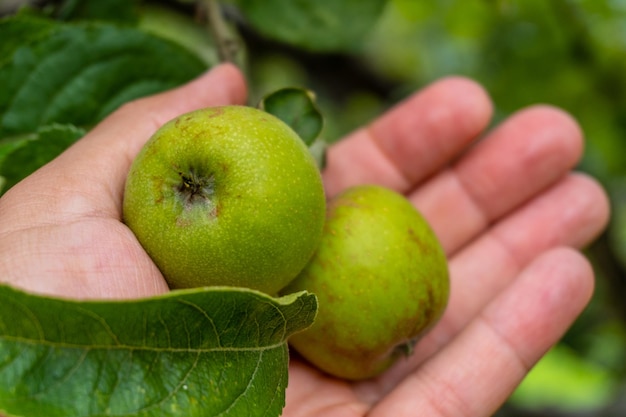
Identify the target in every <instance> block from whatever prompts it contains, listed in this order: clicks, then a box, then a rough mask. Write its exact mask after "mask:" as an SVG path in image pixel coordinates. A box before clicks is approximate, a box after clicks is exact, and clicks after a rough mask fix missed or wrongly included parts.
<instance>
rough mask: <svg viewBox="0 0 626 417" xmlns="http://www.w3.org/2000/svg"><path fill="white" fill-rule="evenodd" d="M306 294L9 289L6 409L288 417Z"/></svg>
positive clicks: (2, 344) (3, 319) (3, 291)
mask: <svg viewBox="0 0 626 417" xmlns="http://www.w3.org/2000/svg"><path fill="white" fill-rule="evenodd" d="M316 309H317V301H316V298H315V296H314V295H312V294H307V293H297V294H291V295H289V296H286V297H282V298H271V297H269V296H267V295H265V294H262V293H259V292H255V291H251V290H245V289H237V288H226V287H212V288H204V289H194V290H184V291H173V292H170V293H168V294H165V295H162V296H158V297H153V298H146V299H140V300H132V301H70V300H62V299H57V298H50V297H44V296H35V295H30V294H26V293H23V292H21V291H17V290H14V289H11V288H10V287H7V286H0V410H2V411H3V413H6V414H8V415H19V416H26V417H31V416H32V417H41V416H46V417H66V416H83V417H96V416H104V415H115V416H119V417H151V416H154V417H167V416H182V415H184V416H186V417H194V416H197V417H210V416H218V415H219V416H223V417H226V416H230V417H251V416H279V415H280V414H281V410H282V408H283V406H284V401H285V399H284V392H285V388H286V385H287V365H288V350H287V343H286V340H287V338H288V337H289V336H290V335H291V334H292V333H294V332H297V331H300V330H303V329H305V328H306V327H308V326H309V325H310V324H311V323H312V322H313V319H314V315H315V312H316Z"/></svg>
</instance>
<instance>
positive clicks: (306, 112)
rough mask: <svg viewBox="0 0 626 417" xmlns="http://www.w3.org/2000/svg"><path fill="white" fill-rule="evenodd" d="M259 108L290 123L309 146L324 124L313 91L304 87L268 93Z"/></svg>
mask: <svg viewBox="0 0 626 417" xmlns="http://www.w3.org/2000/svg"><path fill="white" fill-rule="evenodd" d="M259 108H260V109H261V110H264V111H266V112H268V113H270V114H273V115H274V116H276V117H278V118H279V119H280V120H282V121H283V122H285V123H286V124H287V125H289V126H290V127H291V128H292V129H293V130H294V131H295V132H296V133H297V134H298V135H299V136H300V138H301V139H302V140H303V141H304V143H306V144H307V146H308V145H311V144H312V143H313V141H314V140H315V138H317V136H318V135H319V134H320V132H321V131H322V128H323V126H324V119H323V118H322V114H321V113H320V111H319V110H318V109H317V106H316V105H315V97H314V95H313V93H312V92H310V91H308V90H304V89H302V88H283V89H280V90H278V91H275V92H273V93H271V94H268V95H267V96H265V97H264V98H263V99H262V100H261V102H260V103H259Z"/></svg>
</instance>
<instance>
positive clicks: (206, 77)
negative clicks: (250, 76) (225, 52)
mask: <svg viewBox="0 0 626 417" xmlns="http://www.w3.org/2000/svg"><path fill="white" fill-rule="evenodd" d="M195 81H198V82H199V83H202V84H207V86H209V87H210V88H209V89H208V91H210V92H211V96H212V97H211V101H214V102H215V105H218V104H244V103H245V102H246V99H247V87H246V80H245V77H244V75H243V73H242V72H241V70H240V69H239V68H238V67H237V66H236V65H234V64H232V63H223V64H219V65H217V66H215V67H213V68H211V69H210V70H209V71H207V72H206V73H204V74H203V75H202V76H201V77H199V78H198V79H196V80H195Z"/></svg>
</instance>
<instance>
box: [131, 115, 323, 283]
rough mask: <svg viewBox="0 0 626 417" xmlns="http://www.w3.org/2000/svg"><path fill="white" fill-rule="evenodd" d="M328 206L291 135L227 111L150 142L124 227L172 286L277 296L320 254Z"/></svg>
mask: <svg viewBox="0 0 626 417" xmlns="http://www.w3.org/2000/svg"><path fill="white" fill-rule="evenodd" d="M325 205H326V202H325V196H324V189H323V185H322V180H321V176H320V173H319V169H318V168H317V166H316V164H315V161H314V159H313V158H312V156H311V155H310V153H309V151H308V149H307V147H306V145H305V144H304V143H303V142H302V141H301V140H300V138H299V137H298V136H297V134H296V133H295V132H294V131H293V130H292V129H291V128H289V127H288V126H287V125H286V124H284V123H283V122H282V121H280V120H279V119H277V118H276V117H274V116H272V115H270V114H268V113H266V112H263V111H261V110H257V109H254V108H251V107H244V106H224V107H214V108H206V109H202V110H198V111H194V112H191V113H188V114H184V115H182V116H180V117H177V118H176V119H174V120H172V121H170V122H168V123H166V124H165V125H163V126H162V127H161V128H160V129H159V130H158V131H157V132H156V133H155V134H154V135H153V136H152V137H151V138H150V140H149V141H148V142H147V143H146V144H145V146H144V147H143V148H142V150H141V151H140V153H139V154H138V155H137V157H136V159H135V160H134V161H133V163H132V166H131V168H130V171H129V174H128V178H127V180H126V188H125V191H124V203H123V218H124V222H125V223H126V224H127V225H128V227H130V229H131V230H132V231H133V232H134V234H135V235H136V236H137V239H138V240H139V242H140V243H141V245H142V246H143V247H144V249H145V250H146V252H147V253H148V254H149V255H150V257H151V258H152V260H153V261H154V262H155V264H156V265H157V266H158V267H159V269H160V271H161V272H162V273H163V275H164V277H165V278H166V280H167V282H168V283H169V285H170V287H172V288H188V287H200V286H211V285H229V286H238V287H247V288H253V289H257V290H260V291H264V292H267V293H269V294H274V293H276V292H277V291H278V290H280V289H281V288H283V287H284V286H285V285H286V284H287V283H288V282H289V281H291V280H292V279H293V278H294V277H295V276H296V275H297V274H298V272H299V271H300V270H301V269H302V268H303V267H304V266H305V265H306V263H307V262H308V261H309V259H310V258H311V256H312V254H313V252H314V251H315V249H316V248H317V245H318V243H319V241H320V238H321V234H322V229H323V225H324V217H325Z"/></svg>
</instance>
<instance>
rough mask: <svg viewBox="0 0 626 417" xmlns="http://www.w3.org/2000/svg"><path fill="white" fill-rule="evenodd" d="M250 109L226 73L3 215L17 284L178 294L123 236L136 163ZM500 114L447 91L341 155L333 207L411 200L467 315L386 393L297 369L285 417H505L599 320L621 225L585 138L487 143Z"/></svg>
mask: <svg viewBox="0 0 626 417" xmlns="http://www.w3.org/2000/svg"><path fill="white" fill-rule="evenodd" d="M244 100H245V86H244V83H243V80H242V78H241V75H240V74H239V72H238V71H237V70H236V69H235V68H233V67H232V66H228V65H226V66H221V67H218V68H216V69H214V70H213V71H212V72H210V73H208V74H207V75H205V76H203V77H200V78H199V79H197V80H195V81H193V82H191V83H190V84H188V85H186V86H183V87H181V88H179V89H176V90H172V91H170V92H167V93H163V94H160V95H157V96H153V97H150V98H146V99H141V100H138V101H136V102H133V103H130V104H128V105H125V106H124V107H122V108H121V109H119V110H118V111H117V112H115V113H114V114H113V115H111V116H110V117H109V118H107V119H106V120H105V121H104V122H102V123H101V124H100V125H98V126H97V127H96V128H95V129H94V130H92V131H91V132H90V133H89V134H88V135H87V136H86V137H85V138H83V139H81V140H80V141H79V142H77V143H76V144H75V145H74V146H72V147H71V148H70V149H68V150H67V151H66V152H65V153H64V154H62V155H61V156H60V157H59V158H57V159H56V160H54V161H53V162H52V163H50V164H48V165H47V166H45V167H44V168H42V169H41V170H39V171H37V172H36V173H35V174H33V175H31V176H30V177H28V178H27V179H26V180H24V181H23V182H21V183H20V184H18V185H16V186H15V187H14V188H12V189H11V190H10V191H9V192H7V194H5V196H3V197H2V198H1V199H0V279H1V280H4V281H6V282H7V283H9V284H11V285H15V286H18V287H21V288H24V289H26V290H30V291H33V292H39V293H45V294H52V295H62V296H67V297H75V298H134V297H141V296H150V295H155V294H159V293H163V292H165V291H167V290H168V289H167V285H166V283H165V281H164V280H163V277H162V276H161V274H160V273H159V271H158V269H157V268H156V267H155V266H154V264H153V263H152V262H151V260H150V259H149V257H148V256H147V255H146V253H145V252H144V251H143V249H142V248H141V246H140V245H139V243H138V242H137V241H136V239H135V237H134V235H133V234H132V233H131V232H130V230H129V229H127V228H126V227H125V226H124V224H123V223H122V222H121V201H122V193H123V185H124V180H125V177H126V173H127V171H128V168H129V166H130V163H131V161H132V159H133V158H134V156H135V155H136V154H137V152H138V151H139V149H140V148H141V146H142V145H143V143H144V142H145V141H146V140H147V139H148V137H149V136H150V135H151V134H152V133H153V132H154V131H155V130H156V129H157V128H158V127H159V126H160V125H161V124H162V123H164V122H165V121H167V120H169V119H171V118H173V117H175V116H177V115H179V114H181V113H184V112H187V111H190V110H193V109H197V108H200V107H206V106H211V105H220V104H238V103H243V102H244ZM491 112H492V109H491V104H490V101H489V99H488V97H487V96H486V94H485V93H484V92H483V90H482V89H481V88H480V87H478V86H477V85H476V84H475V83H473V82H471V81H469V80H465V79H461V78H449V79H444V80H441V81H439V82H437V83H435V84H433V85H431V86H429V87H427V88H425V89H424V90H423V91H421V92H419V93H417V94H416V95H414V96H412V97H410V98H408V99H407V100H406V101H405V102H403V103H401V104H399V105H398V106H397V107H396V108H394V109H392V110H391V111H389V112H388V113H387V114H385V115H383V116H382V117H380V118H379V119H378V120H376V121H374V122H372V123H371V124H370V125H368V126H366V127H363V128H362V129H360V130H358V131H356V132H354V133H353V134H351V135H350V136H348V137H347V138H345V139H344V140H343V141H341V142H339V143H338V144H337V145H335V146H334V147H333V148H331V150H330V151H329V154H328V167H327V169H326V170H325V172H324V181H325V185H326V190H327V194H328V195H329V196H332V195H334V194H336V193H338V192H339V191H341V190H342V189H344V188H345V187H348V186H351V185H356V184H361V183H376V184H381V185H384V186H387V187H389V188H393V189H395V190H397V191H400V192H403V193H404V194H405V195H406V196H407V197H408V198H409V199H410V200H411V201H412V202H413V203H414V204H415V206H416V207H418V208H419V209H420V211H421V212H422V213H423V214H424V215H425V216H426V218H427V219H428V220H429V221H430V223H431V224H432V226H433V228H434V229H435V231H436V233H437V234H438V236H439V237H440V239H441V241H442V243H443V245H444V248H445V249H446V252H447V254H448V257H449V261H450V272H451V281H452V287H451V298H450V302H449V306H448V309H447V311H446V313H445V315H444V317H443V318H442V320H441V322H440V323H439V324H438V325H437V326H436V327H435V328H434V329H433V331H432V332H431V333H430V334H429V335H428V336H427V337H426V338H424V339H423V340H422V341H421V342H420V343H419V345H418V346H417V349H416V352H415V354H414V355H412V356H411V357H410V358H407V359H405V360H401V361H400V362H398V363H397V364H396V365H395V366H394V367H393V368H392V369H390V370H389V371H388V372H386V373H385V374H383V375H381V376H380V377H378V378H376V379H373V380H368V381H363V382H358V383H347V382H345V381H340V380H337V379H333V378H329V377H327V376H325V375H323V374H321V373H319V372H317V371H316V370H314V369H312V368H310V367H309V366H308V365H306V364H305V363H304V362H301V361H299V360H298V359H297V357H294V358H293V360H292V362H291V365H290V383H289V387H288V389H287V406H286V409H285V413H284V415H285V416H291V417H293V416H302V417H304V416H320V415H323V416H325V417H333V416H341V417H352V416H364V415H368V416H396V417H402V416H417V415H420V416H421V415H424V416H432V417H443V416H455V417H456V416H468V417H478V416H489V415H491V414H492V413H493V412H494V411H495V410H496V409H497V408H498V407H499V406H500V405H501V404H502V403H503V402H504V401H505V400H506V398H507V397H508V395H509V394H510V393H511V392H512V390H513V389H514V388H515V387H516V386H517V384H519V382H520V381H521V379H522V378H523V376H524V375H525V374H526V373H527V371H528V370H529V369H530V367H532V365H533V364H534V363H535V362H536V361H537V360H538V359H539V358H540V357H541V355H542V354H544V353H545V352H546V351H547V350H548V349H549V348H550V347H551V346H552V345H553V344H554V343H555V342H556V341H557V340H558V339H559V337H561V335H562V334H563V333H564V332H565V330H566V329H567V328H568V326H569V325H570V324H571V323H572V321H573V320H574V319H575V318H576V317H577V315H578V314H579V313H580V312H581V310H582V309H583V308H584V306H585V305H586V303H587V302H588V300H589V298H590V296H591V293H592V291H593V272H592V270H591V268H590V266H589V264H588V262H587V261H586V260H585V258H584V257H583V256H582V255H581V254H580V253H579V252H578V251H577V250H576V249H577V248H580V247H582V246H584V245H585V244H587V243H588V242H589V241H591V240H592V239H593V238H594V237H595V236H596V235H597V234H598V233H599V232H600V231H601V230H602V228H603V227H604V226H605V224H606V222H607V217H608V203H607V200H606V197H605V194H604V193H603V191H602V189H601V188H600V187H599V186H598V185H597V184H596V183H595V182H594V181H593V180H591V179H590V178H588V177H586V176H584V175H582V174H576V173H572V172H571V169H572V168H573V167H574V166H575V165H576V163H577V162H578V159H579V158H580V156H581V153H582V142H583V141H582V134H581V132H580V129H579V128H578V126H577V125H576V123H575V122H574V121H573V120H572V119H571V118H570V117H569V116H567V115H566V114H565V113H563V112H562V111H560V110H557V109H554V108H551V107H547V106H535V107H532V108H528V109H525V110H523V111H520V112H519V113H517V114H515V115H513V116H512V117H511V118H509V119H508V120H506V121H504V122H503V123H501V124H500V125H499V126H497V127H496V128H494V129H492V130H491V131H490V132H485V130H486V128H487V126H488V124H489V121H490V119H491ZM479 138H480V139H479ZM478 139H479V140H478Z"/></svg>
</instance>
